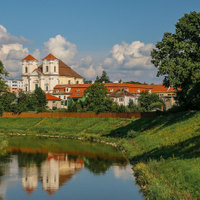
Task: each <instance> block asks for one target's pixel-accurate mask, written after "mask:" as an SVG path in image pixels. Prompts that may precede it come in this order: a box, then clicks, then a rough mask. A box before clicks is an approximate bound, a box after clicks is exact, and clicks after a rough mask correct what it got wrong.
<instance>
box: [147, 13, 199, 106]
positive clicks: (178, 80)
mask: <svg viewBox="0 0 200 200" xmlns="http://www.w3.org/2000/svg"><path fill="white" fill-rule="evenodd" d="M199 26H200V12H191V13H190V14H185V15H184V16H183V17H182V18H180V19H179V21H178V23H177V24H176V31H175V33H174V34H172V33H169V32H167V33H164V36H163V39H162V41H161V42H158V43H157V44H156V48H155V49H154V50H153V51H152V53H151V55H152V63H153V64H154V65H155V67H157V68H158V73H157V76H164V80H163V84H164V85H165V86H167V87H168V86H174V87H175V88H181V91H179V92H178V100H179V103H180V105H181V106H183V107H185V108H191V109H200V95H199V89H200V37H199V35H200V28H199Z"/></svg>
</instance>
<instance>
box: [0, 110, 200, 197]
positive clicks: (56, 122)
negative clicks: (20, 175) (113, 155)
mask: <svg viewBox="0 0 200 200" xmlns="http://www.w3.org/2000/svg"><path fill="white" fill-rule="evenodd" d="M18 120H19V121H18ZM23 120H24V121H23ZM5 122H6V124H7V125H6V124H5ZM22 122H25V124H22ZM18 123H20V124H18ZM14 131H16V132H20V133H27V134H29V133H32V134H33V133H37V134H38V133H39V134H53V135H66V136H75V137H86V138H96V139H101V140H104V141H112V142H116V143H117V144H118V146H119V147H122V148H123V149H125V150H126V153H127V156H128V158H129V160H130V161H131V163H132V164H133V165H134V172H135V175H136V180H137V182H138V184H139V185H140V186H141V188H142V190H143V192H144V195H145V197H146V198H147V199H156V200H157V199H158V200H159V199H161V200H165V199H166V200H168V199H170V200H171V199H185V200H186V199H192V200H193V199H200V112H194V111H190V112H182V113H171V114H165V115H161V116H158V117H156V118H153V119H152V118H146V119H111V118H109V119H103V118H100V119H84V118H82V119H80V118H46V119H30V118H26V119H15V118H9V119H6V118H5V119H3V118H1V119H0V132H14Z"/></svg>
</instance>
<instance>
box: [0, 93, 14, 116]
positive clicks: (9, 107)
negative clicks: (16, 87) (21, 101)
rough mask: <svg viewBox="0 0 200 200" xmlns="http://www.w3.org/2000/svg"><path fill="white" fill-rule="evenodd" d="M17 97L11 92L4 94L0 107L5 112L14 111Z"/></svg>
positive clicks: (0, 98) (0, 99)
mask: <svg viewBox="0 0 200 200" xmlns="http://www.w3.org/2000/svg"><path fill="white" fill-rule="evenodd" d="M15 99H16V95H15V94H13V93H10V92H4V93H3V94H1V96H0V107H1V109H2V110H3V111H4V112H12V111H13V109H14V104H15V102H14V101H15Z"/></svg>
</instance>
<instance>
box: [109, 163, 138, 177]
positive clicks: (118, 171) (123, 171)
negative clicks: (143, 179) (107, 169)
mask: <svg viewBox="0 0 200 200" xmlns="http://www.w3.org/2000/svg"><path fill="white" fill-rule="evenodd" d="M112 170H113V173H114V176H115V178H119V179H124V180H130V179H133V178H134V176H133V170H132V166H131V165H130V164H129V165H126V166H116V165H115V166H113V167H112Z"/></svg>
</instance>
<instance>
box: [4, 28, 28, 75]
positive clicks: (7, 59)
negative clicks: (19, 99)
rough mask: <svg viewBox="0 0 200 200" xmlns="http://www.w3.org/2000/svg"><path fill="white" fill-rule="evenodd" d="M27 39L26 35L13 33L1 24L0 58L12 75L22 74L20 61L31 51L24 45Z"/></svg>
mask: <svg viewBox="0 0 200 200" xmlns="http://www.w3.org/2000/svg"><path fill="white" fill-rule="evenodd" d="M27 41H28V40H27V39H25V38H24V37H20V38H18V37H16V36H13V35H11V34H10V33H8V32H7V29H6V28H5V27H4V26H2V25H0V60H1V61H2V62H3V64H4V67H5V68H6V70H7V71H8V72H9V74H10V76H11V77H12V76H13V77H16V76H19V75H20V74H21V63H20V61H21V59H22V58H23V57H25V56H27V54H28V53H29V51H28V49H27V48H24V46H23V43H24V42H27Z"/></svg>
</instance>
